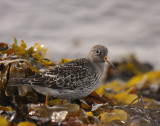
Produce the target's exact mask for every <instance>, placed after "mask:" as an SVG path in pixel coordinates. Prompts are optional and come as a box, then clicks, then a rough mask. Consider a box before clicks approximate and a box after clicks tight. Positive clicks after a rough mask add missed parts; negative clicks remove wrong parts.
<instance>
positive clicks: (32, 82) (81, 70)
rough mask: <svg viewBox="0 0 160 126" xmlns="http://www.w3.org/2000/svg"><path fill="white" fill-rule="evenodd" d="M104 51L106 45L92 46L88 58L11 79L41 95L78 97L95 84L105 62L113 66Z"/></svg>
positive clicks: (93, 87) (105, 50)
mask: <svg viewBox="0 0 160 126" xmlns="http://www.w3.org/2000/svg"><path fill="white" fill-rule="evenodd" d="M107 53H108V49H107V48H106V47H104V46H102V45H95V46H93V47H92V48H91V50H90V52H89V55H88V58H80V59H76V60H73V61H71V62H67V63H64V64H61V65H56V66H54V67H51V68H48V69H47V70H46V71H45V72H42V73H40V74H37V75H34V76H31V77H29V78H22V79H15V78H14V81H15V82H16V84H17V85H26V86H31V87H32V88H33V89H34V90H36V91H37V92H39V93H41V94H43V95H50V96H53V97H56V98H62V99H69V100H74V99H79V98H82V97H85V96H87V95H89V94H90V93H91V92H93V91H94V90H95V89H96V88H97V87H98V86H99V84H100V81H101V77H102V74H103V69H104V64H105V62H108V63H109V64H110V65H111V66H112V67H113V68H115V66H114V65H113V64H112V63H111V62H110V60H109V59H108V57H107Z"/></svg>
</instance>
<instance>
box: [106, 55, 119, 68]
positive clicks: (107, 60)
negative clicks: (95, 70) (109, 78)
mask: <svg viewBox="0 0 160 126" xmlns="http://www.w3.org/2000/svg"><path fill="white" fill-rule="evenodd" d="M104 61H105V62H107V63H108V64H109V65H111V66H112V67H113V69H116V67H115V66H114V65H113V64H112V63H111V61H110V60H109V58H108V57H107V56H105V57H104Z"/></svg>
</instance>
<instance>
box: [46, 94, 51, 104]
mask: <svg viewBox="0 0 160 126" xmlns="http://www.w3.org/2000/svg"><path fill="white" fill-rule="evenodd" d="M49 98H50V95H49V94H47V95H46V101H45V105H48V100H49Z"/></svg>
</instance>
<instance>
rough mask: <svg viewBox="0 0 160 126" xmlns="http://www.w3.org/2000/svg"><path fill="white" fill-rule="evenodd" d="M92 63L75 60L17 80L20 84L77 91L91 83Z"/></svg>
mask: <svg viewBox="0 0 160 126" xmlns="http://www.w3.org/2000/svg"><path fill="white" fill-rule="evenodd" d="M90 65H91V63H90V62H89V61H88V60H86V59H78V60H74V61H71V62H68V63H65V64H62V65H57V66H55V67H52V68H49V69H48V70H47V71H45V72H43V73H40V74H37V75H35V76H32V77H30V78H26V79H17V80H18V81H19V82H18V83H20V82H21V83H28V84H30V85H32V86H41V87H47V88H53V89H61V88H63V89H75V88H78V87H80V86H81V85H82V84H84V81H85V82H86V81H88V83H89V81H90V79H89V78H88V76H91V74H92V72H93V71H91V70H90V69H91V68H90Z"/></svg>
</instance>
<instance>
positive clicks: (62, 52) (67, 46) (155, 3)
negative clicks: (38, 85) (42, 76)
mask: <svg viewBox="0 0 160 126" xmlns="http://www.w3.org/2000/svg"><path fill="white" fill-rule="evenodd" d="M13 35H14V36H16V37H17V39H18V40H19V44H20V40H21V39H23V40H24V41H25V42H26V43H27V45H28V46H32V45H34V43H35V42H39V43H40V44H44V45H45V47H47V48H48V55H47V57H49V58H51V59H52V60H54V61H57V62H58V61H59V60H60V59H61V58H70V59H75V58H79V57H86V56H87V55H88V51H89V49H90V48H91V47H92V46H93V45H95V44H103V45H105V46H107V47H108V49H109V57H110V59H111V60H112V61H115V60H119V59H121V58H122V57H124V56H126V55H127V54H130V53H134V54H135V55H136V57H137V58H138V59H139V60H140V61H142V62H144V61H147V62H150V63H152V64H154V65H155V66H156V69H159V68H160V56H159V55H160V42H159V41H160V1H159V0H134V1H133V0H127V1H126V0H12V1H7V0H1V1H0V41H1V42H6V43H9V44H12V42H13Z"/></svg>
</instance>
